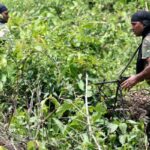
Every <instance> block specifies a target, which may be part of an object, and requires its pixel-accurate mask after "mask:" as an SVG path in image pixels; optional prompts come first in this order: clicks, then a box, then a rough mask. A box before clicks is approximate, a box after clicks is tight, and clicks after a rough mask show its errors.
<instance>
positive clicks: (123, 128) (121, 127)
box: [119, 123, 127, 134]
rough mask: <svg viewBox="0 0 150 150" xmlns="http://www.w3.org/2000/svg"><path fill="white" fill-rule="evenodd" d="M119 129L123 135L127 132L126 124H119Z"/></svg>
mask: <svg viewBox="0 0 150 150" xmlns="http://www.w3.org/2000/svg"><path fill="white" fill-rule="evenodd" d="M119 129H120V130H121V132H122V134H125V133H126V132H127V124H126V123H120V124H119Z"/></svg>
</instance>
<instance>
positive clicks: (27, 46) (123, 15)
mask: <svg viewBox="0 0 150 150" xmlns="http://www.w3.org/2000/svg"><path fill="white" fill-rule="evenodd" d="M1 2H2V3H4V4H5V5H6V6H7V7H8V9H9V15H10V19H9V22H8V27H9V29H10V31H11V39H8V42H7V43H6V44H5V46H4V47H1V48H0V100H1V103H0V109H1V112H0V145H1V147H0V149H2V150H3V149H4V147H5V148H8V149H17V150H20V149H23V148H24V149H27V150H36V149H39V150H96V149H99V150H100V149H102V150H145V149H146V147H147V138H146V134H145V133H144V132H145V131H144V122H143V120H138V121H135V120H131V118H127V119H125V118H124V117H122V116H120V117H119V116H117V114H116V115H114V116H113V115H112V116H109V117H108V116H107V113H108V107H109V108H111V106H113V102H114V101H115V100H116V99H115V94H116V93H115V88H116V85H114V84H113V85H111V86H112V87H111V86H109V88H111V89H112V90H109V88H107V87H106V88H105V89H103V90H105V94H106V95H108V99H107V102H106V99H105V96H103V97H101V95H100V94H99V93H100V89H99V88H98V87H99V86H98V85H97V84H95V83H98V82H101V81H104V80H108V81H110V80H117V79H118V76H119V74H120V73H121V70H122V69H123V68H124V66H125V65H126V64H127V62H128V61H129V59H130V57H131V55H132V54H133V53H134V51H135V50H136V48H137V46H138V44H139V43H140V40H141V39H140V38H136V37H135V36H134V35H133V33H132V32H131V25H130V16H131V15H132V14H133V13H134V12H136V11H137V10H139V9H149V8H150V3H149V1H148V0H136V1H135V0H2V1H1ZM134 69H135V59H134V61H133V62H132V63H131V65H130V66H129V68H128V69H127V70H126V71H125V76H129V75H131V74H134V73H135V70H134ZM141 88H148V85H147V84H146V83H141V84H139V85H138V86H136V87H135V88H133V90H137V89H141ZM126 93H127V92H125V91H123V94H124V95H125V94H126ZM87 103H88V104H87ZM1 143H3V144H1ZM9 145H10V146H9ZM9 147H11V148H9Z"/></svg>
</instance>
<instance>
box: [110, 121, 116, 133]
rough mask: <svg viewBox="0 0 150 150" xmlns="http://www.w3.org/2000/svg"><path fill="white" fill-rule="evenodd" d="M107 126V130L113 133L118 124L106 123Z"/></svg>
mask: <svg viewBox="0 0 150 150" xmlns="http://www.w3.org/2000/svg"><path fill="white" fill-rule="evenodd" d="M108 128H109V132H110V133H113V132H115V131H116V130H117V128H118V125H117V124H113V123H109V124H108Z"/></svg>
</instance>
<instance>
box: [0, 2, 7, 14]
mask: <svg viewBox="0 0 150 150" xmlns="http://www.w3.org/2000/svg"><path fill="white" fill-rule="evenodd" d="M7 10H8V9H7V7H6V6H5V5H3V4H0V13H2V12H4V11H7Z"/></svg>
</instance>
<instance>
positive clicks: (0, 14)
mask: <svg viewBox="0 0 150 150" xmlns="http://www.w3.org/2000/svg"><path fill="white" fill-rule="evenodd" d="M8 19H9V14H8V9H7V8H6V6H5V5H3V4H0V43H1V44H3V43H4V42H5V41H6V40H7V38H8V35H9V33H10V32H9V29H8V27H7V25H6V23H7V22H8Z"/></svg>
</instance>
